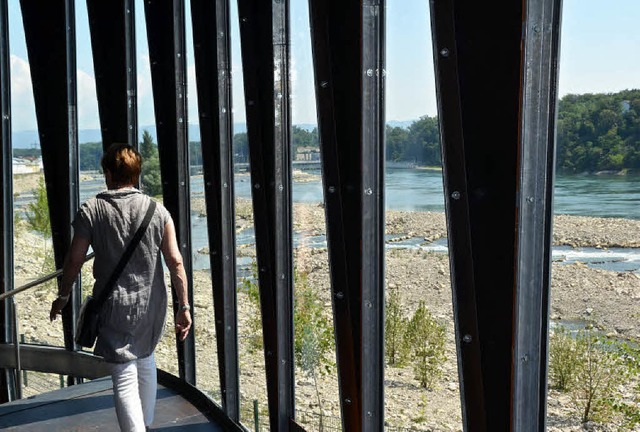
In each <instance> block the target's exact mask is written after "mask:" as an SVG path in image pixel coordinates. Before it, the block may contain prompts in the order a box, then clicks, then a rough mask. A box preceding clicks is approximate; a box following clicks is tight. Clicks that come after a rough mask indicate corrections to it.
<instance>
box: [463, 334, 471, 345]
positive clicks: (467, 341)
mask: <svg viewBox="0 0 640 432" xmlns="http://www.w3.org/2000/svg"><path fill="white" fill-rule="evenodd" d="M462 340H463V341H464V342H465V343H471V341H472V340H473V338H472V337H471V335H470V334H466V335H464V337H463V338H462Z"/></svg>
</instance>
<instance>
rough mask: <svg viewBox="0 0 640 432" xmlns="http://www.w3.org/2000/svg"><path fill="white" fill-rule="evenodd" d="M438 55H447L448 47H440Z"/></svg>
mask: <svg viewBox="0 0 640 432" xmlns="http://www.w3.org/2000/svg"><path fill="white" fill-rule="evenodd" d="M440 55H441V56H442V57H449V49H448V48H442V49H441V50H440Z"/></svg>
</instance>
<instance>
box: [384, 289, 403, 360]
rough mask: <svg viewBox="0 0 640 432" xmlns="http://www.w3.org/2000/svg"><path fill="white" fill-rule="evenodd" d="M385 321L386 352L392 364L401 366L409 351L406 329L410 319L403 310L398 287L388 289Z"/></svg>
mask: <svg viewBox="0 0 640 432" xmlns="http://www.w3.org/2000/svg"><path fill="white" fill-rule="evenodd" d="M388 293H389V294H388V296H387V299H386V305H385V321H384V340H385V350H384V354H385V357H386V358H387V363H388V364H389V365H390V366H400V365H402V364H403V363H404V361H405V360H406V357H407V355H408V353H409V346H408V345H407V338H406V337H405V331H406V329H407V325H408V320H407V318H406V317H405V316H404V313H403V312H402V299H401V296H400V292H399V290H398V289H397V288H391V289H389V290H388Z"/></svg>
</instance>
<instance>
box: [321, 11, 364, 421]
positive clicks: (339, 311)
mask: <svg viewBox="0 0 640 432" xmlns="http://www.w3.org/2000/svg"><path fill="white" fill-rule="evenodd" d="M309 11H310V27H311V40H312V49H313V63H314V71H315V91H316V103H317V107H318V108H317V112H318V128H319V131H320V138H321V139H320V151H321V154H322V175H323V182H322V183H323V192H324V200H325V213H326V225H327V244H328V251H329V260H330V265H329V268H330V270H331V272H330V277H331V291H332V292H331V294H332V295H331V300H332V307H333V317H334V318H333V319H334V328H335V337H336V363H337V366H338V383H339V391H340V408H341V411H342V427H343V429H344V430H348V431H361V430H362V418H361V409H360V408H361V392H360V389H361V385H360V383H361V380H362V376H361V371H362V369H361V362H360V358H361V351H360V347H361V328H360V325H359V324H360V322H361V319H360V316H361V312H362V311H361V309H360V307H361V298H362V297H361V292H360V283H361V280H360V277H361V260H362V254H361V249H360V245H361V236H362V220H361V205H362V199H363V194H362V187H361V185H362V177H361V172H362V164H361V156H360V145H359V142H360V140H361V139H362V138H361V136H360V128H361V126H362V125H361V117H360V110H361V107H362V105H361V100H362V91H361V80H362V78H363V77H362V69H361V64H360V60H361V56H360V26H359V25H357V26H356V25H353V23H359V22H360V20H361V6H360V4H359V3H356V2H349V3H346V4H345V3H343V2H341V1H339V0H334V1H322V0H310V1H309Z"/></svg>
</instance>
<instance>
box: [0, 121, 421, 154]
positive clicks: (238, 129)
mask: <svg viewBox="0 0 640 432" xmlns="http://www.w3.org/2000/svg"><path fill="white" fill-rule="evenodd" d="M414 121H415V120H405V121H397V120H392V121H389V122H387V124H388V125H389V126H393V127H403V128H407V127H409V126H411V124H412V123H413V122H414ZM295 126H298V127H299V128H301V129H304V130H306V131H308V132H311V131H312V130H313V129H315V128H316V127H317V125H316V124H313V123H300V124H297V125H295ZM145 130H146V131H149V133H150V134H151V136H152V137H153V140H154V141H155V142H158V138H157V136H156V127H155V125H144V126H138V132H139V135H140V136H142V132H143V131H145ZM233 132H234V133H245V132H247V125H246V123H235V124H234V125H233ZM11 139H12V144H13V148H32V147H39V146H40V140H39V138H38V131H35V130H27V131H13V132H12V134H11ZM100 141H102V135H101V134H100V129H80V130H79V131H78V142H79V143H80V144H83V143H87V142H100ZM189 141H200V125H197V124H190V125H189Z"/></svg>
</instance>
